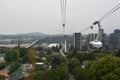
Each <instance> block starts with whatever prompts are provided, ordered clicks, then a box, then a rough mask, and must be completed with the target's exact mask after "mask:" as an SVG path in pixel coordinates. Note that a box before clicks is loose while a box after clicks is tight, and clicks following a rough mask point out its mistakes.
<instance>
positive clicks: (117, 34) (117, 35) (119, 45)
mask: <svg viewBox="0 0 120 80" xmlns="http://www.w3.org/2000/svg"><path fill="white" fill-rule="evenodd" d="M109 44H110V45H111V47H112V48H114V49H120V30H119V29H115V30H114V32H113V33H112V34H110V35H109Z"/></svg>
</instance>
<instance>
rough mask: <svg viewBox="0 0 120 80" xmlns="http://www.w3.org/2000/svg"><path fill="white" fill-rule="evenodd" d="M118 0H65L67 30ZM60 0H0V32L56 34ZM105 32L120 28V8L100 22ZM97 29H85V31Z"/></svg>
mask: <svg viewBox="0 0 120 80" xmlns="http://www.w3.org/2000/svg"><path fill="white" fill-rule="evenodd" d="M119 2H120V0H67V19H66V33H74V32H80V31H81V30H83V29H84V28H86V27H88V26H90V25H91V24H92V23H93V22H94V21H95V20H98V19H99V18H100V17H102V16H103V15H104V14H105V13H107V12H108V11H109V10H111V9H112V8H113V7H115V6H116V5H117V4H118V3H119ZM60 8H61V7H60V0H0V34H16V33H27V32H41V33H46V34H59V33H62V32H63V29H62V26H61V9H60ZM101 25H102V28H104V30H105V32H106V33H111V32H113V30H114V29H120V10H118V11H116V12H115V13H114V14H113V15H111V16H110V17H108V18H106V19H105V20H104V21H102V22H101ZM93 31H97V28H96V29H94V30H88V31H85V32H84V33H88V32H89V33H91V32H93Z"/></svg>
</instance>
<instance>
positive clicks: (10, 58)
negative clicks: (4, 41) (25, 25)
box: [5, 49, 20, 63]
mask: <svg viewBox="0 0 120 80" xmlns="http://www.w3.org/2000/svg"><path fill="white" fill-rule="evenodd" d="M19 56H20V54H19V51H18V50H17V49H11V50H9V51H8V52H7V53H6V55H5V60H6V62H7V63H12V62H14V61H17V60H18V59H19Z"/></svg>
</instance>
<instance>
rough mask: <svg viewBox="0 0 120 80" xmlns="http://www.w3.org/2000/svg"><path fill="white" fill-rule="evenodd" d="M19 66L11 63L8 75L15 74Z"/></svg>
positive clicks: (17, 63)
mask: <svg viewBox="0 0 120 80" xmlns="http://www.w3.org/2000/svg"><path fill="white" fill-rule="evenodd" d="M20 66H21V63H19V62H14V63H12V65H11V66H10V69H9V73H10V74H11V73H13V72H15V71H16V70H17V69H18V68H19V67H20Z"/></svg>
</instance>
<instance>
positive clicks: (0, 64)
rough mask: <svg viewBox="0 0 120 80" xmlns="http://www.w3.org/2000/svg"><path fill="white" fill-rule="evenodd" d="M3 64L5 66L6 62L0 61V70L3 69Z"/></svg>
mask: <svg viewBox="0 0 120 80" xmlns="http://www.w3.org/2000/svg"><path fill="white" fill-rule="evenodd" d="M5 66H6V63H5V62H2V63H0V70H1V69H4V68H5Z"/></svg>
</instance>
